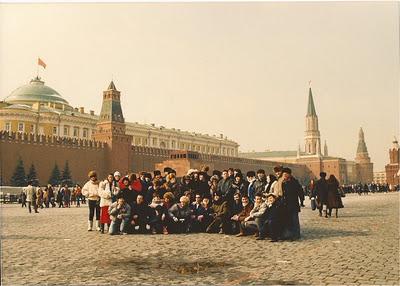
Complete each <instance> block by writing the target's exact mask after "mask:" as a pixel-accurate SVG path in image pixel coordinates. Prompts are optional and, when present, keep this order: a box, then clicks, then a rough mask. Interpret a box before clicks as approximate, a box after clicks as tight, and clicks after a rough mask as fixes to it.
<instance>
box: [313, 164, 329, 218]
mask: <svg viewBox="0 0 400 286" xmlns="http://www.w3.org/2000/svg"><path fill="white" fill-rule="evenodd" d="M319 175H320V177H321V179H319V180H318V181H317V182H316V183H315V196H316V201H317V207H318V210H319V216H322V210H324V213H325V217H328V213H327V206H328V182H327V181H326V179H325V177H326V173H325V172H321V173H320V174H319Z"/></svg>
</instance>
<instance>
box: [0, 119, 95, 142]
mask: <svg viewBox="0 0 400 286" xmlns="http://www.w3.org/2000/svg"><path fill="white" fill-rule="evenodd" d="M4 130H6V131H9V132H10V131H12V129H11V122H6V123H5V125H4ZM70 130H71V127H70V126H64V127H63V134H60V135H63V136H70V135H72V136H73V137H80V130H81V128H79V127H76V126H74V127H73V128H72V134H70ZM17 131H18V132H27V133H32V134H34V133H36V125H34V124H30V125H28V126H26V124H25V123H24V122H18V128H17ZM38 133H39V134H44V130H43V127H42V126H39V132H38ZM52 134H53V135H55V136H58V135H59V134H58V127H57V126H53V130H52ZM82 137H83V138H88V137H89V129H88V128H82Z"/></svg>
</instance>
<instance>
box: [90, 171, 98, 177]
mask: <svg viewBox="0 0 400 286" xmlns="http://www.w3.org/2000/svg"><path fill="white" fill-rule="evenodd" d="M88 177H89V178H92V177H97V173H96V171H90V172H89V174H88Z"/></svg>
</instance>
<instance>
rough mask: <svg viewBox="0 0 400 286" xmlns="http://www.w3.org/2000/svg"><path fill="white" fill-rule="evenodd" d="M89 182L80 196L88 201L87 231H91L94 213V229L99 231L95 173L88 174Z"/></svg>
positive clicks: (97, 189) (98, 203)
mask: <svg viewBox="0 0 400 286" xmlns="http://www.w3.org/2000/svg"><path fill="white" fill-rule="evenodd" d="M88 177H89V181H88V182H86V184H85V185H84V186H83V188H82V194H83V195H84V196H85V197H86V198H87V199H88V201H89V220H88V231H92V228H93V217H94V213H95V212H96V229H97V230H98V231H100V230H101V229H100V224H99V220H100V196H99V181H98V180H97V173H96V171H90V172H89V175H88Z"/></svg>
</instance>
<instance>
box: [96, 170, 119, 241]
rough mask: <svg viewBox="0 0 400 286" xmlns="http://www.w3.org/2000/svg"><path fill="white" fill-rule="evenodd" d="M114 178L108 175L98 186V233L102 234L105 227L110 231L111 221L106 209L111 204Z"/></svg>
mask: <svg viewBox="0 0 400 286" xmlns="http://www.w3.org/2000/svg"><path fill="white" fill-rule="evenodd" d="M115 188H117V187H116V186H115V185H114V176H113V174H112V173H111V174H108V176H107V179H105V180H104V181H102V182H100V184H99V196H100V232H101V233H104V227H105V225H107V228H108V230H110V224H111V219H110V215H109V213H108V208H109V206H110V205H111V204H112V201H111V197H112V194H113V193H114V192H115Z"/></svg>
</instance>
